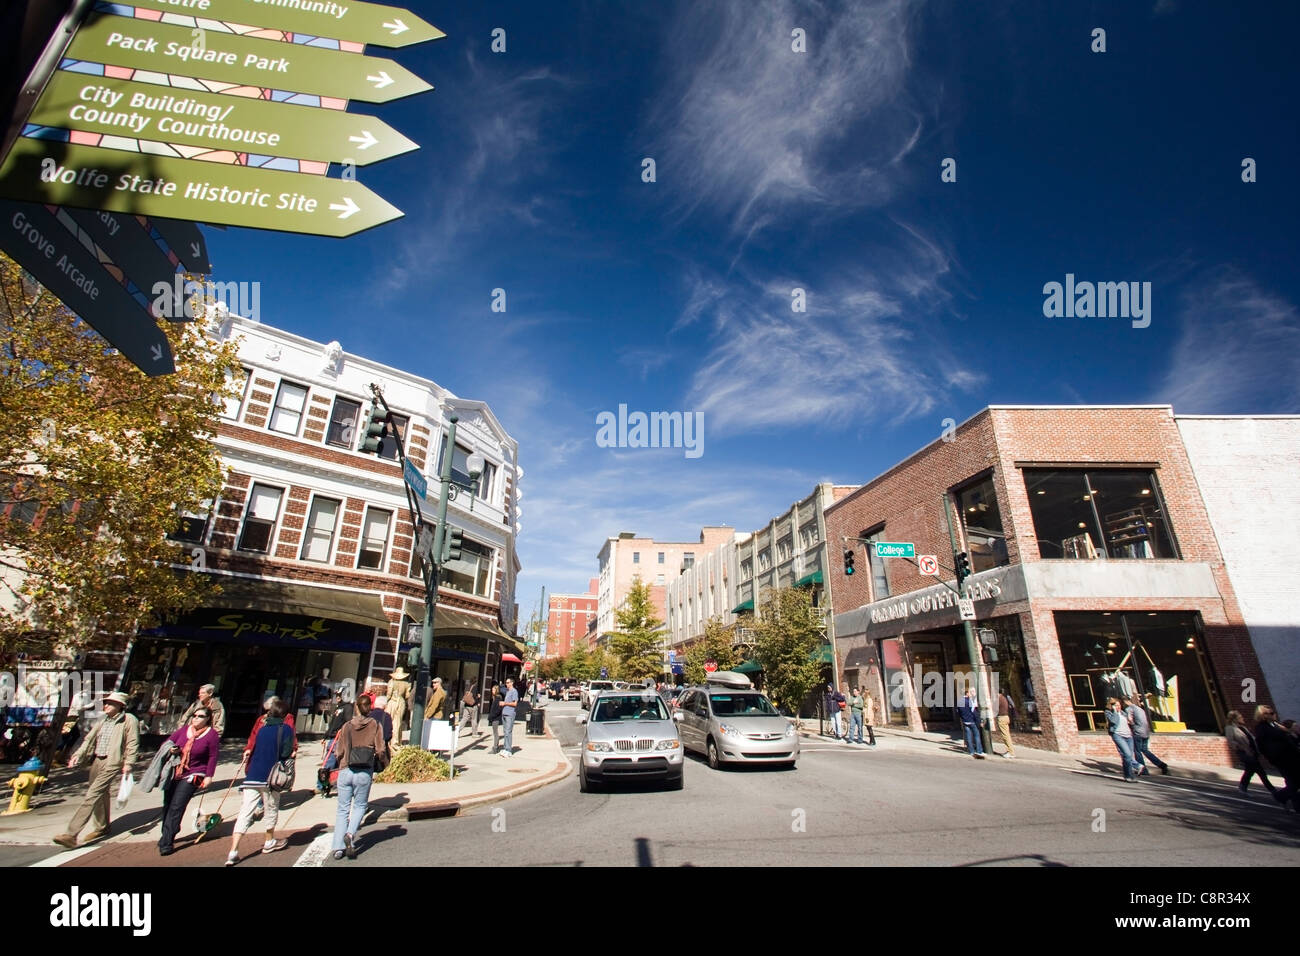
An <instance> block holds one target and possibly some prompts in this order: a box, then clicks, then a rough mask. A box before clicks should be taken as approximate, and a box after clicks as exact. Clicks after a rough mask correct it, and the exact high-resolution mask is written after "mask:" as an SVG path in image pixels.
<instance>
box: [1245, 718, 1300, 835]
mask: <svg viewBox="0 0 1300 956" xmlns="http://www.w3.org/2000/svg"><path fill="white" fill-rule="evenodd" d="M1255 742H1256V743H1258V744H1259V752H1260V753H1261V754H1263V755H1264V757H1265V758H1266V759H1267V760H1268V762H1269V763H1271V764H1272V765H1273V766H1274V767H1276V768H1277V769H1278V772H1279V773H1281V774H1282V779H1283V780H1285V781H1286V787H1284V788H1283V789H1282V790H1278V791H1275V792H1274V794H1273V797H1274V799H1276V800H1277V801H1278V802H1279V803H1282V804H1287V803H1291V804H1292V806H1293V808H1294V809H1296V810H1300V741H1297V740H1296V737H1295V735H1294V734H1292V733H1291V732H1290V731H1289V730H1287V729H1286V728H1285V727H1283V726H1282V725H1281V724H1280V723H1278V720H1277V711H1276V710H1274V709H1273V708H1272V707H1269V706H1267V705H1266V704H1260V705H1259V706H1258V707H1256V708H1255Z"/></svg>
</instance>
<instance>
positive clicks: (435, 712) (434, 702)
mask: <svg viewBox="0 0 1300 956" xmlns="http://www.w3.org/2000/svg"><path fill="white" fill-rule="evenodd" d="M446 705H447V692H446V691H445V690H443V689H442V678H441V677H435V678H434V679H433V686H432V687H430V688H429V703H428V704H426V705H425V707H424V719H425V720H430V719H432V720H445V719H446V717H447V714H446Z"/></svg>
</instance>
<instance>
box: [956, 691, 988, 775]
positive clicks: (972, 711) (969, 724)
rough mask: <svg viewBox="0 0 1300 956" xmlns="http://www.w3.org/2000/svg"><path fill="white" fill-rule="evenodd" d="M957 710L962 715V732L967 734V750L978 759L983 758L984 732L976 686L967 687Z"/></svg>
mask: <svg viewBox="0 0 1300 956" xmlns="http://www.w3.org/2000/svg"><path fill="white" fill-rule="evenodd" d="M957 712H958V714H959V715H960V716H961V729H962V733H964V734H965V735H966V752H967V753H968V754H970V755H971V756H972V757H974V758H975V759H976V760H983V759H984V734H983V733H982V732H981V730H980V704H979V699H978V698H977V697H976V696H975V688H974V687H967V688H966V696H965V697H963V698H962V699H961V706H959V707H958V708H957Z"/></svg>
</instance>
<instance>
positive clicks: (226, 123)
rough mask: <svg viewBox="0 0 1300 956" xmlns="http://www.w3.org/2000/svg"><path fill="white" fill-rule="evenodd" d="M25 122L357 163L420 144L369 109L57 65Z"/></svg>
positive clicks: (374, 159) (400, 151) (212, 146)
mask: <svg viewBox="0 0 1300 956" xmlns="http://www.w3.org/2000/svg"><path fill="white" fill-rule="evenodd" d="M28 122H30V123H35V124H36V125H38V126H54V127H58V128H60V129H77V130H85V131H87V132H91V133H107V134H109V135H112V136H130V137H137V138H139V139H150V140H154V141H155V142H160V143H180V144H182V145H185V146H205V147H208V148H209V149H222V150H231V151H233V152H239V153H255V154H258V155H261V156H285V157H291V158H294V159H309V160H319V161H320V162H326V163H341V162H344V161H350V162H352V163H354V164H355V165H357V166H365V165H367V164H369V163H373V162H377V161H379V160H382V159H388V158H390V157H392V156H398V155H400V154H402V153H407V152H410V151H411V150H413V149H419V147H418V146H417V145H416V144H415V143H413V142H411V141H410V140H409V139H407V138H406V137H405V136H403V135H402V134H401V133H399V132H397V131H396V130H394V129H393V128H392V127H391V126H389V125H388V124H387V123H384V122H382V121H380V120H377V119H375V118H374V117H373V116H363V115H360V114H357V113H345V112H343V111H342V110H330V109H320V108H317V107H314V106H295V105H293V104H290V103H273V102H271V101H269V100H262V99H255V98H252V97H245V96H229V95H226V94H223V93H198V92H195V91H193V90H182V89H177V88H175V87H168V86H155V85H153V84H151V83H135V82H132V81H130V80H116V79H110V78H107V77H100V76H87V75H86V74H84V73H64V72H59V73H56V74H55V75H54V77H53V78H52V79H51V80H50V82H49V85H48V86H46V88H45V92H44V93H43V94H41V99H40V102H39V103H37V104H36V109H35V110H34V111H33V112H32V115H31V118H30V119H29V120H28Z"/></svg>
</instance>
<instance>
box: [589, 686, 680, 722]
mask: <svg viewBox="0 0 1300 956" xmlns="http://www.w3.org/2000/svg"><path fill="white" fill-rule="evenodd" d="M591 719H592V721H593V722H595V723H606V722H611V721H616V720H617V721H627V720H667V719H668V712H667V711H666V710H664V704H663V701H662V700H661V699H660V698H659V695H658V694H654V693H651V694H619V695H617V696H612V695H608V694H606V695H604V696H602V697H601V698H600V700H599V701H597V702H596V710H595V712H594V713H592V715H591Z"/></svg>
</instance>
